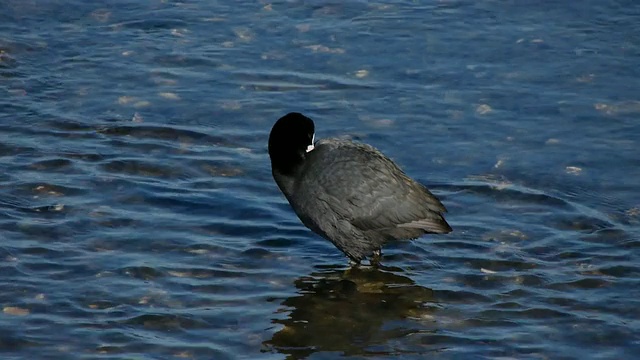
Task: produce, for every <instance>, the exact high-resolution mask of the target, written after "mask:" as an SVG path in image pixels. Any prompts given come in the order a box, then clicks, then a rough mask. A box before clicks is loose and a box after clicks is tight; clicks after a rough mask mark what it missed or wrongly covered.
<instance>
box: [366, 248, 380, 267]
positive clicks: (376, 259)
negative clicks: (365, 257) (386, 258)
mask: <svg viewBox="0 0 640 360" xmlns="http://www.w3.org/2000/svg"><path fill="white" fill-rule="evenodd" d="M380 260H382V250H380V249H378V250H373V256H372V257H371V259H369V263H370V264H371V266H373V267H375V268H377V267H379V266H380Z"/></svg>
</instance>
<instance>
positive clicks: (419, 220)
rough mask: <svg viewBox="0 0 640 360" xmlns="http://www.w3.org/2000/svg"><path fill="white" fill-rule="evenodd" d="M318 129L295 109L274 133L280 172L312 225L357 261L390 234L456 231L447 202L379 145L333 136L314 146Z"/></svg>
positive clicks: (272, 150)
mask: <svg viewBox="0 0 640 360" xmlns="http://www.w3.org/2000/svg"><path fill="white" fill-rule="evenodd" d="M309 123H310V124H309ZM301 124H302V125H301ZM313 129H314V126H313V122H312V121H311V119H309V118H307V117H305V116H304V115H302V114H299V113H291V114H288V115H285V116H284V117H282V118H281V119H280V120H278V122H277V123H276V125H274V128H273V129H272V132H271V135H270V138H269V154H270V156H271V162H272V172H273V177H274V179H275V181H276V183H277V184H278V186H279V187H280V190H281V191H282V192H283V193H284V195H285V197H286V198H287V200H288V201H289V203H290V204H291V207H292V208H293V210H294V211H295V213H296V214H297V215H298V217H299V218H300V220H301V221H302V223H303V224H304V225H305V226H307V227H308V228H309V229H311V230H313V231H314V232H316V233H317V234H319V235H321V236H322V237H324V238H326V239H328V240H329V241H331V242H332V243H333V244H334V245H335V246H336V247H338V248H339V249H340V250H342V251H343V252H344V253H345V254H346V255H347V256H348V257H349V258H350V259H351V260H353V261H354V262H356V263H357V262H360V260H362V259H364V258H366V257H371V256H373V255H378V254H379V250H380V249H381V247H382V246H383V245H384V244H385V243H386V242H388V241H391V240H402V239H413V238H416V237H419V236H420V235H423V234H426V233H438V234H443V233H448V232H450V231H451V227H450V226H449V224H447V222H446V221H445V219H444V217H443V216H442V214H443V213H444V212H446V209H445V207H444V206H443V205H442V203H441V202H440V201H439V200H438V199H437V198H436V197H435V196H434V195H433V194H432V193H431V192H430V191H429V190H427V189H426V188H425V187H424V186H423V185H421V184H419V183H417V182H416V181H414V180H412V179H411V178H409V177H408V176H407V175H406V174H405V173H404V172H403V171H402V170H401V169H400V168H399V167H398V166H397V165H396V164H395V163H394V162H393V161H391V160H390V159H389V158H387V157H386V156H384V155H383V154H382V153H380V152H379V151H378V150H376V149H375V148H374V147H372V146H369V145H366V144H361V143H356V142H352V141H348V140H338V139H326V140H321V141H318V142H316V143H315V145H314V149H313V150H311V151H309V152H307V151H306V150H307V146H309V145H313V144H311V139H313ZM283 131H285V132H283ZM296 139H297V140H296ZM303 140H304V141H303ZM276 142H277V143H276ZM282 142H286V143H288V144H290V145H286V144H283V143H282ZM287 149H288V150H287ZM291 152H293V153H294V154H295V156H290V157H287V159H286V160H287V161H280V160H278V158H279V157H280V158H281V157H283V154H285V153H291ZM274 157H275V158H276V159H275V160H274Z"/></svg>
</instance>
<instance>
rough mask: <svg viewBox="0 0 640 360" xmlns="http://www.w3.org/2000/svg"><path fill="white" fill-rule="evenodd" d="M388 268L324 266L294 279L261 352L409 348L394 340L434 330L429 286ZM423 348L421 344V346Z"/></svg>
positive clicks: (297, 354) (296, 354) (366, 352)
mask: <svg viewBox="0 0 640 360" xmlns="http://www.w3.org/2000/svg"><path fill="white" fill-rule="evenodd" d="M388 270H389V269H374V268H367V267H361V268H352V269H349V270H346V271H345V270H344V269H341V270H336V269H329V270H327V271H323V272H317V273H313V274H311V275H309V276H305V277H301V278H299V279H298V280H296V281H295V286H296V287H297V288H298V294H297V295H296V296H293V297H290V298H288V299H286V300H284V301H283V302H282V305H283V306H284V307H285V308H281V309H280V310H279V311H278V313H282V312H285V311H286V312H288V316H287V318H285V319H282V318H280V319H274V320H273V322H274V323H276V324H280V325H282V326H283V328H282V329H281V330H279V331H278V332H277V333H275V334H274V335H273V337H272V338H271V339H269V340H267V341H265V342H264V343H263V345H264V347H265V349H264V351H273V352H278V353H281V354H285V355H287V359H302V358H306V357H308V356H310V355H312V354H314V353H316V352H336V353H340V354H342V355H347V356H353V355H356V356H384V355H391V354H398V353H411V351H410V350H408V349H397V348H394V347H393V345H392V343H394V340H398V339H402V338H404V337H407V336H410V335H412V334H415V333H421V332H429V331H434V324H435V323H434V322H433V321H432V320H430V319H432V314H433V313H434V312H435V311H437V310H438V308H437V306H436V305H435V303H434V293H433V290H431V289H428V288H425V287H422V286H419V285H417V284H415V282H414V281H413V280H411V279H409V278H408V277H406V276H402V275H399V274H397V273H393V272H390V271H388ZM422 350H424V349H422Z"/></svg>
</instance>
